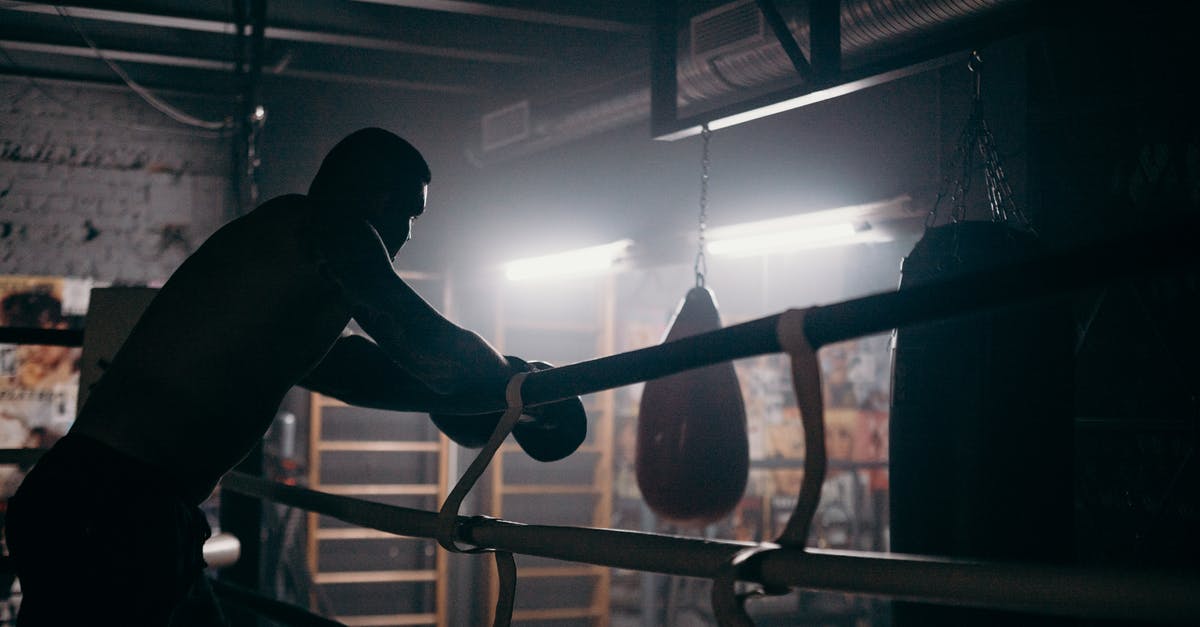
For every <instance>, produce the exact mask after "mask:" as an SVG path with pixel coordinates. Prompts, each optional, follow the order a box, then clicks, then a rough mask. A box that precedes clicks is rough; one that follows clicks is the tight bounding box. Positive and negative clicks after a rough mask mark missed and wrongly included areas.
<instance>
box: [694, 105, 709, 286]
mask: <svg viewBox="0 0 1200 627" xmlns="http://www.w3.org/2000/svg"><path fill="white" fill-rule="evenodd" d="M700 137H701V138H703V140H704V148H703V153H702V156H701V158H700V219H699V237H698V238H697V246H696V264H695V267H694V269H695V271H696V287H704V275H705V274H706V273H707V272H708V260H706V259H705V258H704V244H705V238H704V237H705V233H704V231H705V229H707V228H708V168H709V163H710V160H709V154H708V144H709V140H710V139H711V138H712V131H710V130H709V129H708V124H705V125H704V126H702V127H701V128H700Z"/></svg>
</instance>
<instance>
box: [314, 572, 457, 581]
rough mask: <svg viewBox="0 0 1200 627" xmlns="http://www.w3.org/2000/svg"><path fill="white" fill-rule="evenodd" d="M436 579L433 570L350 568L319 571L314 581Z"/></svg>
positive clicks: (435, 573)
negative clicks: (346, 569)
mask: <svg viewBox="0 0 1200 627" xmlns="http://www.w3.org/2000/svg"><path fill="white" fill-rule="evenodd" d="M436 579H437V572H436V571H433V570H348V571H336V572H322V573H317V574H315V575H314V576H313V583H318V584H341V583H397V582H399V583H405V582H414V581H435V580H436Z"/></svg>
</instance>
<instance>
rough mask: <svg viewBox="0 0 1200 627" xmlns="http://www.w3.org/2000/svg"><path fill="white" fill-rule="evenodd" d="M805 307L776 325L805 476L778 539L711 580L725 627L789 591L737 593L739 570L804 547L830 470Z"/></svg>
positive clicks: (742, 624) (749, 625)
mask: <svg viewBox="0 0 1200 627" xmlns="http://www.w3.org/2000/svg"><path fill="white" fill-rule="evenodd" d="M807 311H808V310H802V309H789V310H787V311H785V312H783V314H781V315H780V317H779V322H778V324H777V325H776V327H775V332H776V336H777V337H778V339H779V346H780V348H782V349H783V351H784V352H786V353H787V354H788V357H790V358H791V362H792V386H793V388H794V389H795V392H796V404H797V405H798V406H799V408H800V420H801V421H802V422H803V425H804V479H803V480H802V481H801V483H800V495H799V497H798V498H797V499H796V508H795V509H794V510H792V515H791V516H790V517H789V518H788V521H787V524H786V525H785V526H784V529H783V532H782V533H780V534H779V537H778V538H777V539H776V540H775V542H774V543H764V544H759V545H756V546H751V547H748V548H746V549H743V550H742V551H739V552H737V553H735V554H734V555H733V557H732V558H730V560H729V561H728V562H726V563H725V564H723V565H722V566H721V569H720V570H719V571H718V573H717V576H716V577H715V578H714V579H713V587H712V607H713V614H714V615H715V616H716V618H717V623H718V624H719V625H720V626H721V627H754V621H753V620H751V618H750V616H749V615H748V614H746V608H745V603H746V600H747V599H749V598H751V597H755V596H764V595H779V594H787V593H788V592H789V590H788V589H787V588H763V587H758V588H754V589H752V590H750V591H748V592H744V593H739V592H738V591H737V581H738V571H739V569H740V568H741V567H742V566H743V565H744V564H746V563H747V562H749V561H750V560H751V559H753V558H755V557H756V556H759V555H762V554H764V553H767V552H770V551H775V550H779V549H781V548H789V549H801V550H803V549H804V545H805V544H806V543H807V541H808V531H809V529H810V528H811V527H812V520H813V517H814V516H815V515H816V513H817V505H818V504H819V503H820V501H821V487H822V486H823V485H824V483H825V470H826V454H825V404H824V400H823V399H822V398H821V366H820V363H819V362H818V361H817V351H816V349H815V348H813V346H812V343H811V342H810V341H809V339H808V335H807V334H806V333H805V331H804V319H805V314H806V313H807Z"/></svg>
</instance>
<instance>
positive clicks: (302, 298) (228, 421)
mask: <svg viewBox="0 0 1200 627" xmlns="http://www.w3.org/2000/svg"><path fill="white" fill-rule="evenodd" d="M315 221H316V218H315V216H314V215H313V208H312V205H311V203H309V202H308V200H307V199H306V198H305V197H303V196H298V195H294V196H284V197H281V198H276V199H274V200H272V201H270V202H268V203H266V204H264V205H262V206H260V207H259V208H257V209H255V210H254V211H252V212H251V213H249V214H248V215H246V216H243V217H241V218H239V219H237V220H235V221H233V222H231V223H229V224H228V225H226V226H225V227H223V228H222V229H221V230H220V231H218V232H217V233H216V234H215V235H213V236H212V237H211V238H210V239H209V240H208V241H207V242H205V244H204V245H203V246H201V247H200V249H199V250H197V251H196V252H195V254H193V255H192V256H191V257H189V258H188V260H187V261H186V262H185V263H184V264H183V265H182V266H181V267H180V268H179V270H178V271H177V272H176V273H175V274H174V275H172V277H171V279H170V280H169V281H168V282H167V283H166V285H164V286H163V288H162V290H161V291H160V292H159V294H158V295H157V296H156V298H155V299H154V301H153V303H152V304H151V305H150V307H149V308H148V309H147V311H146V312H145V315H144V316H143V317H142V318H141V320H140V321H139V322H138V324H137V326H136V328H135V329H134V330H133V332H132V333H131V335H130V337H129V338H128V340H127V341H126V342H125V344H124V346H123V347H122V349H121V351H120V352H119V353H118V355H117V356H116V358H115V359H114V361H113V363H112V365H111V366H110V367H109V368H108V370H107V371H106V373H105V375H104V377H103V378H102V379H101V382H100V384H99V385H98V386H97V388H96V389H95V390H94V391H93V392H92V393H91V397H90V399H89V402H88V403H87V405H86V406H85V407H84V408H83V411H82V412H81V413H80V415H79V417H78V419H77V421H76V424H75V426H74V428H73V429H72V433H77V434H80V435H86V436H88V437H91V438H93V439H96V440H98V441H100V442H103V443H105V444H107V445H109V446H111V447H112V448H114V449H116V450H118V451H121V452H122V453H125V454H127V455H130V456H132V457H135V458H137V459H140V460H142V461H145V462H147V463H150V464H152V465H154V466H158V467H162V468H163V469H164V470H166V471H168V472H175V473H178V475H179V476H180V478H181V479H183V480H184V481H187V482H188V483H195V484H196V485H189V486H188V487H189V491H190V490H199V491H203V492H205V493H207V491H208V490H211V489H212V487H213V486H214V485H215V484H216V482H217V480H218V479H219V478H220V477H221V475H222V474H223V473H224V472H225V471H227V470H228V469H229V468H231V467H232V466H233V465H235V464H236V463H237V462H238V461H239V460H240V459H241V458H242V457H243V456H245V454H246V453H247V452H248V451H249V450H250V449H251V447H252V446H253V445H254V444H255V442H257V441H258V439H259V438H261V437H262V435H263V432H264V431H265V430H266V429H267V426H268V425H269V424H270V422H271V420H272V418H273V417H274V416H275V412H276V411H277V408H278V406H279V404H280V402H281V401H282V399H283V396H284V394H286V393H287V391H288V390H289V389H290V388H291V387H292V386H293V385H295V384H296V383H297V382H299V381H300V380H301V379H302V378H303V377H304V376H305V375H306V374H307V373H308V372H309V371H310V370H311V369H312V368H313V367H314V366H315V365H316V364H317V363H318V362H319V361H320V360H321V358H322V357H323V356H324V355H325V354H326V352H327V351H328V350H329V348H330V346H332V345H333V343H334V342H335V341H336V340H337V339H338V337H339V335H340V334H341V332H342V330H343V329H344V328H345V327H346V325H347V323H348V322H349V321H350V318H351V311H350V308H349V305H348V304H347V303H346V302H345V299H343V298H341V297H340V295H339V292H340V288H339V287H338V285H337V284H336V283H335V282H334V281H333V280H332V279H331V277H330V276H328V274H327V273H325V272H322V270H321V268H320V262H321V259H320V257H319V255H318V253H317V251H316V250H315V248H314V242H313V241H312V239H313V237H314V236H315V234H314V233H313V228H314V227H315V226H316V225H315V224H314V222H315ZM381 254H382V253H381Z"/></svg>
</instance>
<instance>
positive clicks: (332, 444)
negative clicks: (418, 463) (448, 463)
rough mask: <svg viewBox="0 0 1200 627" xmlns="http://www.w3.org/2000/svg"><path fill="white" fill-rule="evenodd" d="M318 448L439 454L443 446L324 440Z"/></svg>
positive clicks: (418, 443) (393, 441) (411, 442)
mask: <svg viewBox="0 0 1200 627" xmlns="http://www.w3.org/2000/svg"><path fill="white" fill-rule="evenodd" d="M317 448H318V449H319V450H321V451H357V452H383V453H437V452H438V451H440V450H441V444H440V443H438V442H419V441H417V442H413V441H399V440H371V441H366V440H322V441H321V443H320V444H319V445H318V446H317Z"/></svg>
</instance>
